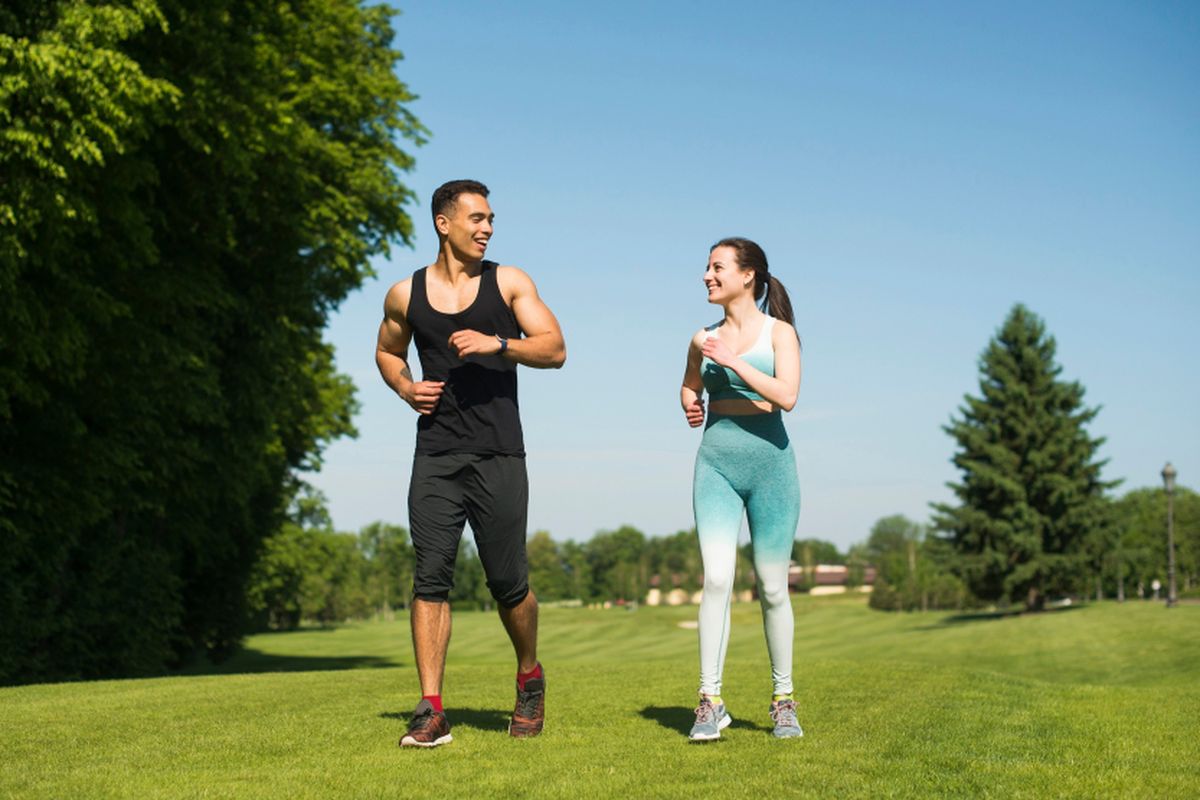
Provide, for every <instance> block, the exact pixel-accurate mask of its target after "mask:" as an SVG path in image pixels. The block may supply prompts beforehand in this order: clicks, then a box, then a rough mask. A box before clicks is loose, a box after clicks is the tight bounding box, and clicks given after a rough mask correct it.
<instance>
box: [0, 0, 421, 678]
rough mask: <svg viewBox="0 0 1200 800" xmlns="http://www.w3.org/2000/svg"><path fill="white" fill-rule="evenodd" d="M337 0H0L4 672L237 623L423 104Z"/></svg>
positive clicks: (394, 196) (183, 644) (397, 237)
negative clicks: (341, 311) (332, 316)
mask: <svg viewBox="0 0 1200 800" xmlns="http://www.w3.org/2000/svg"><path fill="white" fill-rule="evenodd" d="M392 37H393V31H392V28H391V13H390V11H389V10H387V9H384V8H364V7H362V6H360V5H359V3H357V2H355V1H354V0H288V1H286V2H274V1H270V2H269V1H268V0H112V2H96V3H89V2H82V1H81V0H10V2H6V3H5V4H4V5H3V7H0V172H2V174H3V176H4V179H3V181H0V535H2V536H3V540H4V546H3V547H0V681H9V682H11V681H22V680H44V679H55V678H71V677H93V676H102V675H118V674H136V673H146V672H154V671H158V670H160V669H162V668H163V666H164V665H165V664H170V663H173V662H176V661H179V660H181V659H184V658H187V657H188V656H190V655H191V654H193V653H196V652H198V651H208V652H209V653H212V654H218V655H219V654H220V653H222V652H225V651H227V650H228V649H229V648H230V647H231V646H232V645H233V644H235V643H236V641H237V640H238V637H239V635H240V630H241V625H242V621H243V619H244V618H245V584H246V580H247V577H248V574H249V571H250V569H251V566H252V565H253V562H254V560H255V557H256V555H257V553H258V551H259V547H260V543H261V542H262V541H263V540H264V538H266V537H267V536H269V535H270V534H272V533H273V532H274V531H276V530H278V529H279V526H280V525H281V523H282V520H283V518H284V514H283V512H284V509H286V508H287V505H288V501H289V499H290V497H291V496H292V495H293V494H294V490H295V487H296V486H297V478H296V473H297V470H303V469H306V468H312V467H315V466H317V465H319V456H320V451H321V448H322V445H323V443H325V442H327V441H329V440H330V439H332V438H334V437H337V436H340V435H344V434H347V433H352V431H353V428H352V426H351V424H350V419H351V415H352V413H353V411H354V407H355V406H354V400H353V389H352V386H351V385H350V383H349V381H348V379H346V378H345V377H344V376H341V375H338V374H337V373H336V371H335V369H334V362H333V352H332V349H331V348H330V347H329V346H328V345H327V344H325V343H324V342H323V341H322V330H323V328H324V325H325V322H326V318H327V315H328V313H329V312H330V311H331V310H332V309H334V308H335V307H336V305H337V303H338V302H339V301H340V300H341V299H342V298H344V297H345V296H346V294H347V293H348V292H349V291H351V290H352V289H354V288H355V287H357V286H358V285H359V284H360V283H361V281H362V280H363V278H364V277H365V276H366V275H367V273H368V269H369V268H368V266H367V259H368V258H369V257H370V256H371V255H373V254H376V253H381V252H384V251H386V249H387V247H388V244H389V242H397V241H400V242H408V240H409V238H410V235H411V222H410V220H409V218H408V216H407V215H406V213H405V211H404V207H405V204H406V203H408V202H409V201H410V200H411V194H410V192H409V190H408V189H406V188H405V186H404V185H403V184H402V183H401V182H400V180H399V177H398V176H399V175H400V174H401V173H402V171H403V170H405V169H407V168H409V167H410V165H411V163H412V162H411V159H410V157H409V156H408V155H407V154H406V153H405V152H404V151H403V150H401V149H400V147H399V144H398V142H399V141H400V140H402V139H403V138H404V137H408V138H409V139H412V140H420V138H421V136H422V129H421V127H420V125H419V123H418V122H417V121H416V120H415V119H414V118H413V117H412V116H411V115H410V113H409V112H408V111H407V110H406V107H405V103H406V102H407V101H408V100H410V99H411V98H410V95H409V94H408V92H407V90H406V88H405V86H404V84H403V83H401V82H400V81H399V80H398V79H397V77H396V76H395V73H394V66H395V64H396V62H397V60H398V59H399V58H400V54H399V52H398V51H396V50H395V49H394V48H393V47H392V44H391V41H392Z"/></svg>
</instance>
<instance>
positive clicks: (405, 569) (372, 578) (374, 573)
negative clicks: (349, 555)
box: [358, 522, 416, 616]
mask: <svg viewBox="0 0 1200 800" xmlns="http://www.w3.org/2000/svg"><path fill="white" fill-rule="evenodd" d="M358 547H359V550H360V551H361V552H362V556H363V560H364V562H365V564H364V578H363V583H364V585H365V588H366V592H367V600H368V603H369V604H370V607H371V608H372V609H377V610H378V611H379V612H380V613H381V614H384V615H385V616H386V615H387V614H389V613H390V612H391V611H392V609H395V608H407V607H408V606H409V604H410V603H411V602H412V583H413V568H414V563H415V559H416V557H415V556H414V554H413V548H412V545H411V544H410V543H409V538H408V530H407V529H406V528H402V527H400V526H399V525H388V524H387V523H385V522H372V523H371V524H370V525H368V526H366V527H365V528H363V529H362V530H361V531H359V533H358Z"/></svg>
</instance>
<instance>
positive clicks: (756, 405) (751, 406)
mask: <svg viewBox="0 0 1200 800" xmlns="http://www.w3.org/2000/svg"><path fill="white" fill-rule="evenodd" d="M708 410H709V411H711V412H713V413H714V414H724V415H725V416H727V417H737V416H742V415H745V414H770V413H771V412H772V411H774V410H775V406H773V405H771V404H770V403H769V402H767V401H766V400H713V401H712V402H711V403H709V404H708Z"/></svg>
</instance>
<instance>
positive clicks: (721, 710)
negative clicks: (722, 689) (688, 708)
mask: <svg viewBox="0 0 1200 800" xmlns="http://www.w3.org/2000/svg"><path fill="white" fill-rule="evenodd" d="M731 722H733V717H731V716H729V714H727V713H726V712H725V704H724V703H718V704H717V705H715V706H714V705H713V703H712V701H711V700H709V699H708V698H707V697H702V698H700V705H699V706H698V707H697V708H696V724H695V725H693V726H692V732H691V733H689V734H688V738H689V739H691V740H692V741H693V742H711V741H713V740H714V739H720V738H721V731H722V729H724V728H728V727H729V723H731Z"/></svg>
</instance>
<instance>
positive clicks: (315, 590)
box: [247, 496, 413, 630]
mask: <svg viewBox="0 0 1200 800" xmlns="http://www.w3.org/2000/svg"><path fill="white" fill-rule="evenodd" d="M412 574H413V552H412V547H411V546H410V545H409V544H408V531H407V530H405V529H404V528H402V527H400V526H397V525H387V524H385V523H382V522H374V523H372V524H370V525H368V526H366V527H365V528H363V529H362V530H361V531H359V533H358V535H357V536H355V535H353V534H347V533H338V532H336V531H334V529H333V524H332V522H331V520H330V518H329V515H328V513H327V512H326V510H325V507H324V504H323V499H322V498H320V497H319V496H316V497H314V496H304V497H301V498H299V500H298V501H297V503H296V504H295V506H294V507H293V509H292V513H291V514H290V515H289V519H288V520H287V521H286V522H285V523H284V524H283V527H282V528H281V529H280V530H279V532H278V533H276V534H275V535H274V536H272V537H271V538H269V539H267V541H266V542H265V543H264V544H263V552H262V555H261V557H260V558H259V559H258V561H257V563H256V564H255V566H254V571H253V573H252V574H251V576H250V583H249V587H248V592H247V595H248V600H249V606H250V613H251V617H252V619H253V622H254V625H255V627H256V628H258V629H259V630H265V629H272V630H290V629H294V628H298V627H300V625H301V623H305V622H307V623H316V624H320V625H328V624H331V623H337V622H342V621H345V620H347V619H362V618H364V617H367V616H369V615H372V614H380V615H381V616H384V617H387V616H388V615H389V614H390V612H391V611H392V609H393V608H395V607H396V606H400V605H407V604H408V600H409V598H410V597H411V595H412Z"/></svg>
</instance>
